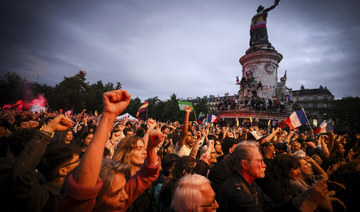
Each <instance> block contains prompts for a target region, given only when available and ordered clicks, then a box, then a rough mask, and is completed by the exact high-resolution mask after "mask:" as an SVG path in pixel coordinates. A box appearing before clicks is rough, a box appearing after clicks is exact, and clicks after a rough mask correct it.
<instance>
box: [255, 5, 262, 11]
mask: <svg viewBox="0 0 360 212" xmlns="http://www.w3.org/2000/svg"><path fill="white" fill-rule="evenodd" d="M262 10H264V7H263V6H262V5H260V6H259V7H258V8H257V10H256V11H257V12H260V11H262Z"/></svg>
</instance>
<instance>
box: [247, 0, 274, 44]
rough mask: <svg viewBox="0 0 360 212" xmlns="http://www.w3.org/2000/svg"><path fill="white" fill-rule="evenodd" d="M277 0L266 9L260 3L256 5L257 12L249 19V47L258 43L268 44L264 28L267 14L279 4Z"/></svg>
mask: <svg viewBox="0 0 360 212" xmlns="http://www.w3.org/2000/svg"><path fill="white" fill-rule="evenodd" d="M279 1H280V0H275V2H274V5H272V6H271V7H269V8H266V9H264V7H263V6H262V5H260V6H259V7H258V9H257V13H256V14H255V15H254V16H253V17H252V19H251V25H250V47H252V46H255V45H259V44H270V43H269V40H268V34H267V29H266V20H267V14H268V12H269V11H270V10H272V9H274V8H275V7H276V6H277V5H278V4H279Z"/></svg>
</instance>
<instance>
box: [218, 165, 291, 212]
mask: <svg viewBox="0 0 360 212" xmlns="http://www.w3.org/2000/svg"><path fill="white" fill-rule="evenodd" d="M216 200H217V202H218V204H219V206H220V207H219V209H218V211H227V212H228V211H229V212H230V211H242V212H247V211H248V212H254V211H255V212H256V211H259V212H262V211H298V210H297V209H296V208H295V207H294V206H293V205H292V203H291V201H288V202H286V203H283V204H274V203H273V201H272V200H271V199H270V198H269V197H268V196H267V195H266V194H265V193H264V192H263V191H262V190H261V188H260V187H258V186H257V185H256V183H255V182H253V183H252V185H250V184H249V183H248V182H247V181H246V180H245V179H244V178H243V177H242V176H241V175H240V174H239V173H237V172H235V173H233V174H232V175H231V176H230V177H229V178H228V179H227V180H226V181H225V183H224V185H223V186H222V187H221V189H220V192H219V193H218V194H217V195H216Z"/></svg>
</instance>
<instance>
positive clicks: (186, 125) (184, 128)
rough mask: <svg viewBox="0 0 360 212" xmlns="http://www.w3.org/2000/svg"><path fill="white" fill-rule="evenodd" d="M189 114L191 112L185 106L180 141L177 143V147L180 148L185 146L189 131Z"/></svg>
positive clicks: (189, 108)
mask: <svg viewBox="0 0 360 212" xmlns="http://www.w3.org/2000/svg"><path fill="white" fill-rule="evenodd" d="M190 112H191V107H190V106H186V107H185V118H184V123H183V126H182V128H181V133H180V140H179V143H178V145H179V147H182V146H183V145H184V144H185V140H186V136H187V132H188V131H189V115H190Z"/></svg>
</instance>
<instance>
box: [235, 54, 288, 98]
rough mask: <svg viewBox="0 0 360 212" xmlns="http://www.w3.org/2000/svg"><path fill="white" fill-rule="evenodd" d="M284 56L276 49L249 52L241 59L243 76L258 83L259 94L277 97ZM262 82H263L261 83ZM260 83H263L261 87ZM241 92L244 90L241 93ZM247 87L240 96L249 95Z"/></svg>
mask: <svg viewBox="0 0 360 212" xmlns="http://www.w3.org/2000/svg"><path fill="white" fill-rule="evenodd" d="M282 58H283V56H282V55H281V54H280V53H278V52H277V51H275V50H272V49H271V50H257V51H253V52H249V51H248V53H247V54H245V55H244V56H242V57H241V58H240V60H239V62H240V64H241V65H242V66H243V69H242V76H243V78H244V79H245V80H246V81H247V82H252V83H254V84H256V86H257V87H256V91H257V96H258V97H260V98H272V99H273V98H275V96H276V88H277V70H278V67H279V65H278V64H279V63H280V61H281V60H282ZM259 82H261V84H259ZM258 85H262V86H261V87H260V88H259V87H258ZM240 92H242V93H241V94H240ZM246 92H247V91H246V89H245V90H244V89H243V88H242V89H241V90H240V91H239V96H241V95H247V94H246Z"/></svg>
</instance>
